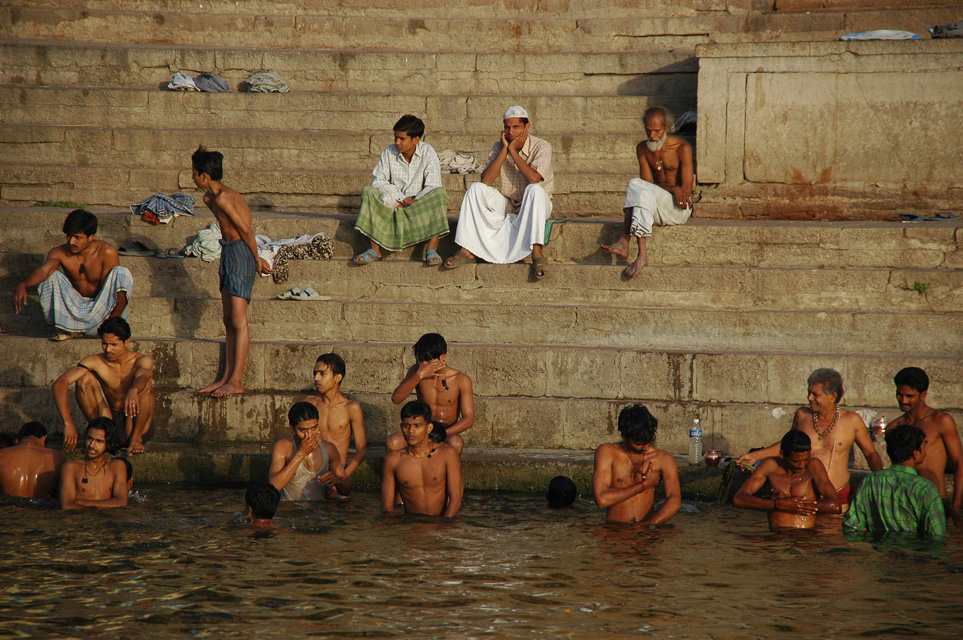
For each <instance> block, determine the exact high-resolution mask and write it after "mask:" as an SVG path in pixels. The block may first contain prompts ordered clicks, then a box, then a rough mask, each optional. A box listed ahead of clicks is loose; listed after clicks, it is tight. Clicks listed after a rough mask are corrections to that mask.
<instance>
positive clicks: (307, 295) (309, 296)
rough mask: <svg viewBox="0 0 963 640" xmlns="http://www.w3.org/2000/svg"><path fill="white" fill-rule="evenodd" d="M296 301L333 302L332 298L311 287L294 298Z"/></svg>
mask: <svg viewBox="0 0 963 640" xmlns="http://www.w3.org/2000/svg"><path fill="white" fill-rule="evenodd" d="M293 299H294V300H331V296H323V295H321V294H320V293H318V292H317V291H315V290H314V289H312V288H311V287H305V288H304V290H303V291H301V293H299V294H298V295H296V296H293Z"/></svg>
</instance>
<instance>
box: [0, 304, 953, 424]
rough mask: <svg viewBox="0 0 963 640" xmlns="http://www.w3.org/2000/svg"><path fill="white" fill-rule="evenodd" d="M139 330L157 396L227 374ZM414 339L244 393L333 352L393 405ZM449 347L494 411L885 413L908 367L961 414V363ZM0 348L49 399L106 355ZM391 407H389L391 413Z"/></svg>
mask: <svg viewBox="0 0 963 640" xmlns="http://www.w3.org/2000/svg"><path fill="white" fill-rule="evenodd" d="M132 321H133V329H134V332H135V335H134V338H133V341H132V346H131V348H132V349H135V350H137V351H140V352H142V353H147V354H150V355H151V356H152V357H153V358H154V362H155V374H154V380H155V385H157V387H158V388H159V389H165V390H167V391H170V392H175V391H180V390H191V389H198V388H201V387H204V386H206V385H208V384H210V383H211V382H212V381H213V380H214V379H215V378H216V376H217V375H218V373H221V370H220V369H221V367H222V366H223V363H222V360H223V355H222V352H223V341H219V340H202V339H181V340H173V339H168V338H161V339H157V338H140V337H138V336H137V328H138V324H139V323H138V322H137V321H136V318H132ZM416 334H417V331H414V332H412V333H411V336H410V340H409V341H408V342H405V343H400V342H394V343H386V342H350V343H346V342H317V341H312V342H305V341H298V342H261V341H255V342H253V343H251V351H250V356H249V359H248V365H247V367H246V368H245V372H244V373H245V376H244V387H245V389H247V390H248V391H249V392H251V393H256V394H270V393H278V394H295V395H297V394H298V393H314V386H313V382H312V377H311V376H312V371H313V368H314V362H315V360H316V359H317V357H318V356H319V355H321V354H322V353H329V352H335V353H338V354H340V355H341V356H342V357H343V358H344V359H345V361H346V363H347V367H346V368H347V375H346V377H345V379H344V381H343V383H342V390H343V391H344V392H345V393H347V394H368V395H373V396H384V398H383V399H384V400H387V399H389V398H390V394H391V393H392V392H393V391H394V390H395V388H396V387H397V385H398V383H399V382H401V380H402V378H404V376H405V374H406V372H407V371H408V368H409V367H410V366H411V365H413V364H414V354H413V352H412V344H413V343H414V341H415V340H416V339H417V338H418V337H419V335H416ZM447 337H448V339H449V346H448V347H449V353H448V360H449V363H450V364H451V366H453V367H455V368H456V369H458V370H459V371H463V372H464V373H466V374H468V375H469V376H470V377H471V378H472V380H473V386H474V394H475V396H477V397H478V398H487V399H488V401H493V399H500V400H499V401H501V400H505V401H507V400H509V399H512V398H528V399H549V400H550V399H574V400H600V401H601V400H605V401H626V402H627V401H629V400H632V399H644V400H646V401H653V400H658V401H671V402H681V403H685V402H692V403H696V404H700V405H706V406H708V405H714V404H719V403H723V404H747V405H749V404H761V405H782V404H793V403H796V402H803V401H804V400H805V393H806V384H805V380H806V377H807V376H808V375H809V373H810V372H811V371H813V370H814V369H816V368H819V367H832V368H834V369H836V370H837V371H839V372H840V373H841V374H842V376H843V380H844V382H845V388H846V401H847V403H848V404H851V405H856V406H869V407H872V406H879V407H887V406H890V405H892V404H893V385H892V379H893V375H895V373H896V372H897V371H899V370H900V369H902V368H903V367H907V366H918V367H922V368H923V369H925V370H926V371H927V372H929V375H930V377H931V378H932V379H933V389H932V390H931V398H930V400H931V402H935V403H936V405H934V406H941V407H951V408H963V369H961V368H960V367H959V366H958V364H959V361H958V359H957V358H954V357H952V356H928V357H923V356H920V357H908V356H898V355H885V354H871V355H857V354H822V353H820V352H814V353H807V354H801V355H800V354H794V353H788V352H759V351H753V352H749V351H736V350H729V351H726V352H710V351H706V352H695V351H641V350H638V349H634V348H621V347H605V346H600V347H588V346H565V345H553V344H547V345H543V346H540V347H539V348H537V349H536V348H524V349H519V348H518V347H515V346H510V345H502V344H477V343H463V342H455V341H454V340H453V339H452V338H453V337H454V336H453V334H448V335H447ZM0 344H2V345H3V349H4V350H5V351H6V352H8V353H10V354H12V355H14V356H15V358H11V360H14V359H15V361H16V362H11V363H10V364H7V365H5V366H4V368H3V369H0V386H7V387H24V388H46V387H49V385H51V384H52V383H53V382H54V380H56V379H57V377H58V376H60V374H61V373H63V372H64V371H66V370H67V368H68V367H70V366H72V365H73V364H75V363H77V362H78V361H79V360H80V359H81V358H83V357H84V356H87V355H90V354H92V353H98V352H99V350H100V343H99V341H98V340H96V339H75V340H71V341H68V342H64V343H54V342H50V341H49V340H46V339H44V338H30V337H24V336H14V335H2V336H0ZM379 402H381V400H379ZM386 406H389V407H390V406H391V405H390V402H389V403H388V404H387V405H386ZM51 409H52V410H54V411H55V409H53V407H51ZM388 413H389V414H390V413H391V412H390V411H389V412H388ZM281 417H283V416H281ZM386 419H387V418H386ZM391 420H394V419H393V418H392V419H391ZM269 423H270V421H269ZM389 423H390V424H392V425H393V424H394V423H393V422H391V421H390V420H389ZM281 427H284V425H283V424H281Z"/></svg>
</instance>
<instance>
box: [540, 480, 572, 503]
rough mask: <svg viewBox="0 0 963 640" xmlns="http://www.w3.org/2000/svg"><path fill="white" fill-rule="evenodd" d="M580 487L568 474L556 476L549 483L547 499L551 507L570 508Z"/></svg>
mask: <svg viewBox="0 0 963 640" xmlns="http://www.w3.org/2000/svg"><path fill="white" fill-rule="evenodd" d="M577 497H578V488H576V486H575V483H574V482H572V479H571V478H569V477H568V476H555V477H554V478H552V479H551V481H549V483H548V491H547V492H546V493H545V500H546V501H547V502H548V507H549V509H568V508H569V507H571V506H572V505H573V504H575V499H576V498H577Z"/></svg>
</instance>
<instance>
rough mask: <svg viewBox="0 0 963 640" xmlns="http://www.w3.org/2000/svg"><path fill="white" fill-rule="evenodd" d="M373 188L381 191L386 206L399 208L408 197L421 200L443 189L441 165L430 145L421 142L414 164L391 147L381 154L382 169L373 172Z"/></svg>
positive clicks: (377, 167) (419, 142) (379, 163)
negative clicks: (436, 190)
mask: <svg viewBox="0 0 963 640" xmlns="http://www.w3.org/2000/svg"><path fill="white" fill-rule="evenodd" d="M371 175H372V180H371V186H372V187H374V188H375V189H377V190H379V191H380V192H381V202H382V203H383V204H384V205H385V206H386V207H392V208H394V207H396V206H398V203H399V202H401V201H402V200H404V199H405V198H414V199H415V200H420V199H421V198H422V197H424V196H426V195H428V194H429V193H430V192H431V191H434V190H435V189H438V188H440V187H441V163H440V162H439V161H438V154H437V153H435V150H434V149H433V148H432V146H431V145H430V144H427V143H425V142H422V141H421V140H419V141H418V145H417V146H416V147H415V152H414V153H413V154H412V156H411V162H408V161H407V160H405V157H404V156H403V155H402V154H401V153H400V152H399V151H398V148H397V147H396V146H395V145H389V146H388V147H387V148H386V149H385V150H384V151H382V152H381V159H380V160H379V161H378V166H376V167H375V168H374V171H372V172H371Z"/></svg>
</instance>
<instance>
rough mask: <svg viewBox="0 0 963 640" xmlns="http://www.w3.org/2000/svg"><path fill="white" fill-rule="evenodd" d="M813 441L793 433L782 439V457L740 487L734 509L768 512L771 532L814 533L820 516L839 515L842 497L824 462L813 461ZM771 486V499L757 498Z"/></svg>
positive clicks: (762, 464) (770, 460)
mask: <svg viewBox="0 0 963 640" xmlns="http://www.w3.org/2000/svg"><path fill="white" fill-rule="evenodd" d="M812 449H813V445H812V440H810V439H809V436H808V435H806V434H805V433H803V432H802V431H797V430H795V429H794V430H792V431H790V432H789V433H787V434H786V435H784V436H783V438H782V443H780V445H779V456H778V457H774V458H766V459H765V460H763V461H762V462H760V463H759V466H758V467H756V470H755V471H753V472H752V475H751V476H749V478H748V479H747V480H746V481H745V482H744V483H743V484H742V486H741V487H739V491H737V492H736V495H735V496H733V498H732V505H733V506H734V507H736V508H739V509H758V510H759V511H768V512H769V528H770V529H773V530H776V529H812V528H813V527H814V526H815V525H816V514H817V513H840V512H841V511H842V507H841V506H840V505H841V503H840V499H839V495H838V494H837V493H836V488H835V487H833V483H832V482H830V480H829V474H828V473H827V472H826V467H825V465H823V463H822V461H820V460H818V459H817V458H813V457H812ZM767 483H768V485H769V494H770V496H771V497H768V498H763V497H759V496H756V495H754V494H755V493H756V492H758V491H759V490H760V489H762V488H763V486H765V485H766V484H767Z"/></svg>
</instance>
